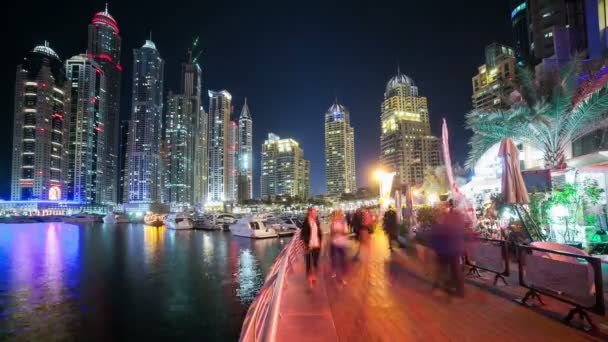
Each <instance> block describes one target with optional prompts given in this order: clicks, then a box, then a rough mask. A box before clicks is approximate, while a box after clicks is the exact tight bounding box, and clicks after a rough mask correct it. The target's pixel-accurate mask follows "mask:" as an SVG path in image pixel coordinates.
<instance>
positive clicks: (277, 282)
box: [239, 230, 303, 342]
mask: <svg viewBox="0 0 608 342" xmlns="http://www.w3.org/2000/svg"><path fill="white" fill-rule="evenodd" d="M302 253H303V243H302V242H301V240H300V230H298V231H297V232H296V233H295V234H294V236H293V238H292V239H291V241H290V242H289V243H288V244H287V246H285V248H283V250H282V251H281V253H279V256H278V257H277V259H276V261H275V262H274V264H273V265H272V268H271V269H270V271H269V272H268V275H267V276H266V280H265V281H264V285H262V288H260V292H259V293H258V295H257V297H256V298H255V300H254V301H253V303H252V304H251V306H250V307H249V310H247V315H246V316H245V320H244V321H243V327H242V329H241V337H240V339H239V340H240V341H245V342H253V341H255V342H257V341H275V337H276V331H277V325H278V321H279V308H280V305H281V299H282V295H283V289H284V287H285V285H286V279H285V278H286V277H287V273H288V272H289V271H290V270H291V269H292V267H293V265H294V263H295V261H296V260H297V258H298V255H301V254H302Z"/></svg>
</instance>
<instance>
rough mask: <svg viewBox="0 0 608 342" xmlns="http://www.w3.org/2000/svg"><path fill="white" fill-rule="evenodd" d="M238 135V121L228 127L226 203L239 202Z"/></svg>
mask: <svg viewBox="0 0 608 342" xmlns="http://www.w3.org/2000/svg"><path fill="white" fill-rule="evenodd" d="M238 134H239V127H238V126H237V124H236V121H230V124H229V125H228V159H227V163H226V167H227V168H228V175H227V177H228V178H227V180H228V181H227V182H226V201H229V202H235V201H236V200H237V180H238V146H237V145H238Z"/></svg>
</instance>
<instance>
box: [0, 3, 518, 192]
mask: <svg viewBox="0 0 608 342" xmlns="http://www.w3.org/2000/svg"><path fill="white" fill-rule="evenodd" d="M104 3H105V1H102V0H86V1H85V0H80V1H61V0H55V1H46V0H45V1H42V0H33V1H12V2H11V5H10V7H11V8H10V9H9V8H8V7H6V6H5V11H4V15H3V21H2V24H1V25H2V26H4V27H3V32H5V34H4V35H3V40H4V43H3V45H4V53H3V55H4V58H3V60H4V67H3V68H1V70H2V73H3V74H2V77H1V78H0V80H1V81H0V86H1V87H2V88H0V89H1V91H0V96H1V98H0V105H1V109H2V110H3V112H4V113H5V115H6V117H8V118H11V120H10V121H7V122H6V124H5V125H1V126H0V136H1V137H2V144H0V197H1V198H8V197H10V184H9V183H10V163H11V146H12V116H13V97H14V80H15V67H16V65H17V64H18V63H20V62H21V61H22V59H23V56H24V55H25V53H26V52H27V51H28V50H30V49H32V48H33V47H34V46H35V45H38V44H42V43H43V41H44V40H48V41H50V44H51V47H52V48H53V49H54V50H55V51H56V52H57V53H58V54H59V55H60V56H61V58H62V59H64V60H65V59H67V58H69V57H70V56H72V55H75V54H78V53H82V52H84V50H85V49H86V43H87V25H88V24H89V22H90V20H91V19H92V17H93V14H94V13H95V12H98V11H101V10H103V7H104ZM109 11H110V13H111V14H112V16H113V17H114V18H115V19H116V20H117V21H118V24H119V27H120V30H121V31H120V34H121V36H122V38H123V45H122V48H123V50H122V51H123V52H122V53H123V55H122V61H121V63H122V64H123V66H124V72H123V84H122V86H123V91H122V107H121V117H122V118H123V119H127V118H129V115H130V114H129V112H130V108H131V96H130V92H131V81H132V80H131V72H132V49H133V48H138V47H141V45H143V43H144V40H145V39H146V38H147V37H148V34H149V31H150V30H152V40H153V41H154V42H155V43H156V46H157V48H158V50H159V51H160V54H161V56H162V57H163V58H164V59H165V63H166V64H165V93H167V92H168V91H169V90H179V71H180V63H181V62H182V61H183V59H184V56H185V51H186V49H187V48H188V46H189V45H190V44H191V42H192V39H193V37H195V36H200V42H201V45H202V46H203V48H204V53H203V55H202V57H201V58H200V62H201V66H202V69H203V87H204V89H205V97H204V98H203V103H204V107H205V109H206V110H208V102H209V101H208V98H207V97H206V90H207V89H214V90H220V89H227V90H228V91H230V93H231V94H232V95H233V104H234V106H235V113H234V115H235V116H238V114H239V113H240V109H241V106H242V103H243V98H244V97H247V98H248V102H249V107H250V109H251V112H252V116H253V120H254V157H255V159H254V189H255V191H256V194H257V193H258V192H259V173H260V165H259V155H260V145H261V143H262V142H263V140H264V139H265V138H266V136H267V134H268V132H274V133H276V134H278V135H280V136H281V137H293V138H295V139H296V140H297V141H299V142H300V144H301V146H302V147H303V148H304V155H305V158H306V159H309V160H310V161H311V191H312V193H313V194H319V193H323V192H324V190H325V175H324V150H323V147H324V146H323V145H324V142H323V140H324V138H323V136H324V128H323V117H324V114H325V111H326V110H327V108H329V106H330V105H331V103H332V102H333V99H334V97H335V96H337V97H338V99H339V102H340V103H342V104H343V105H345V106H346V107H347V108H348V109H349V110H350V112H351V123H352V125H353V126H354V128H355V149H356V165H357V183H358V184H359V185H360V186H361V185H365V184H366V183H368V182H369V178H370V170H371V169H372V168H373V167H374V166H375V165H376V163H377V159H378V154H379V149H380V146H379V145H380V143H379V140H380V137H379V136H380V103H381V102H382V100H383V93H384V88H385V86H386V82H387V81H388V80H389V79H390V77H392V76H393V75H394V74H395V73H396V69H397V63H399V64H400V66H401V70H402V72H403V73H405V74H406V75H408V76H410V77H411V78H412V79H413V80H414V82H415V83H416V85H417V86H418V87H419V92H420V94H421V95H422V96H427V97H428V99H429V111H430V115H431V123H432V129H433V132H434V134H436V135H439V133H440V121H441V118H442V117H445V118H446V119H447V121H448V125H449V127H450V130H451V138H450V140H451V144H452V154H453V156H454V159H456V160H457V161H461V162H462V161H464V159H465V158H466V153H467V150H468V148H467V141H468V137H469V135H470V134H469V133H468V132H467V131H466V130H465V129H464V114H465V113H466V112H467V111H469V110H470V109H471V94H472V89H471V77H473V76H474V75H475V74H476V72H477V67H478V66H479V65H480V64H482V63H483V60H484V46H485V45H487V44H489V43H491V42H493V41H497V42H501V43H506V44H511V41H512V38H511V30H510V20H509V19H510V13H509V9H508V4H507V0H469V1H448V0H444V1H438V0H427V1H412V0H410V1H407V0H401V1H398V2H392V1H365V2H361V4H358V3H357V2H355V1H348V2H344V3H334V2H331V1H323V2H320V3H318V4H315V3H313V2H312V1H301V2H295V1H280V2H266V1H251V0H250V1H245V2H240V1H235V0H233V1H199V0H196V1H195V0H190V1H184V0H171V1H166V0H165V1H158V0H148V1H140V0H128V1H124V0H123V1H114V2H110V4H109Z"/></svg>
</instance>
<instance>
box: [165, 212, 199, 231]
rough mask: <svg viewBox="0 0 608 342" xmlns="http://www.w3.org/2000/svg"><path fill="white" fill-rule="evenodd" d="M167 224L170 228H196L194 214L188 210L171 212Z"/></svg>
mask: <svg viewBox="0 0 608 342" xmlns="http://www.w3.org/2000/svg"><path fill="white" fill-rule="evenodd" d="M165 224H166V225H167V228H169V229H176V230H186V229H194V223H193V221H192V216H191V215H190V214H189V213H187V212H181V213H172V214H169V216H167V218H166V219H165Z"/></svg>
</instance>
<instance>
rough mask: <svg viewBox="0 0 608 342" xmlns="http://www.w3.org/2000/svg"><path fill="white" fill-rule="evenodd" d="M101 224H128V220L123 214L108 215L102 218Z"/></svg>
mask: <svg viewBox="0 0 608 342" xmlns="http://www.w3.org/2000/svg"><path fill="white" fill-rule="evenodd" d="M103 223H107V224H117V223H129V218H128V217H127V216H126V215H125V214H121V213H108V214H107V215H106V216H104V217H103Z"/></svg>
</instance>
